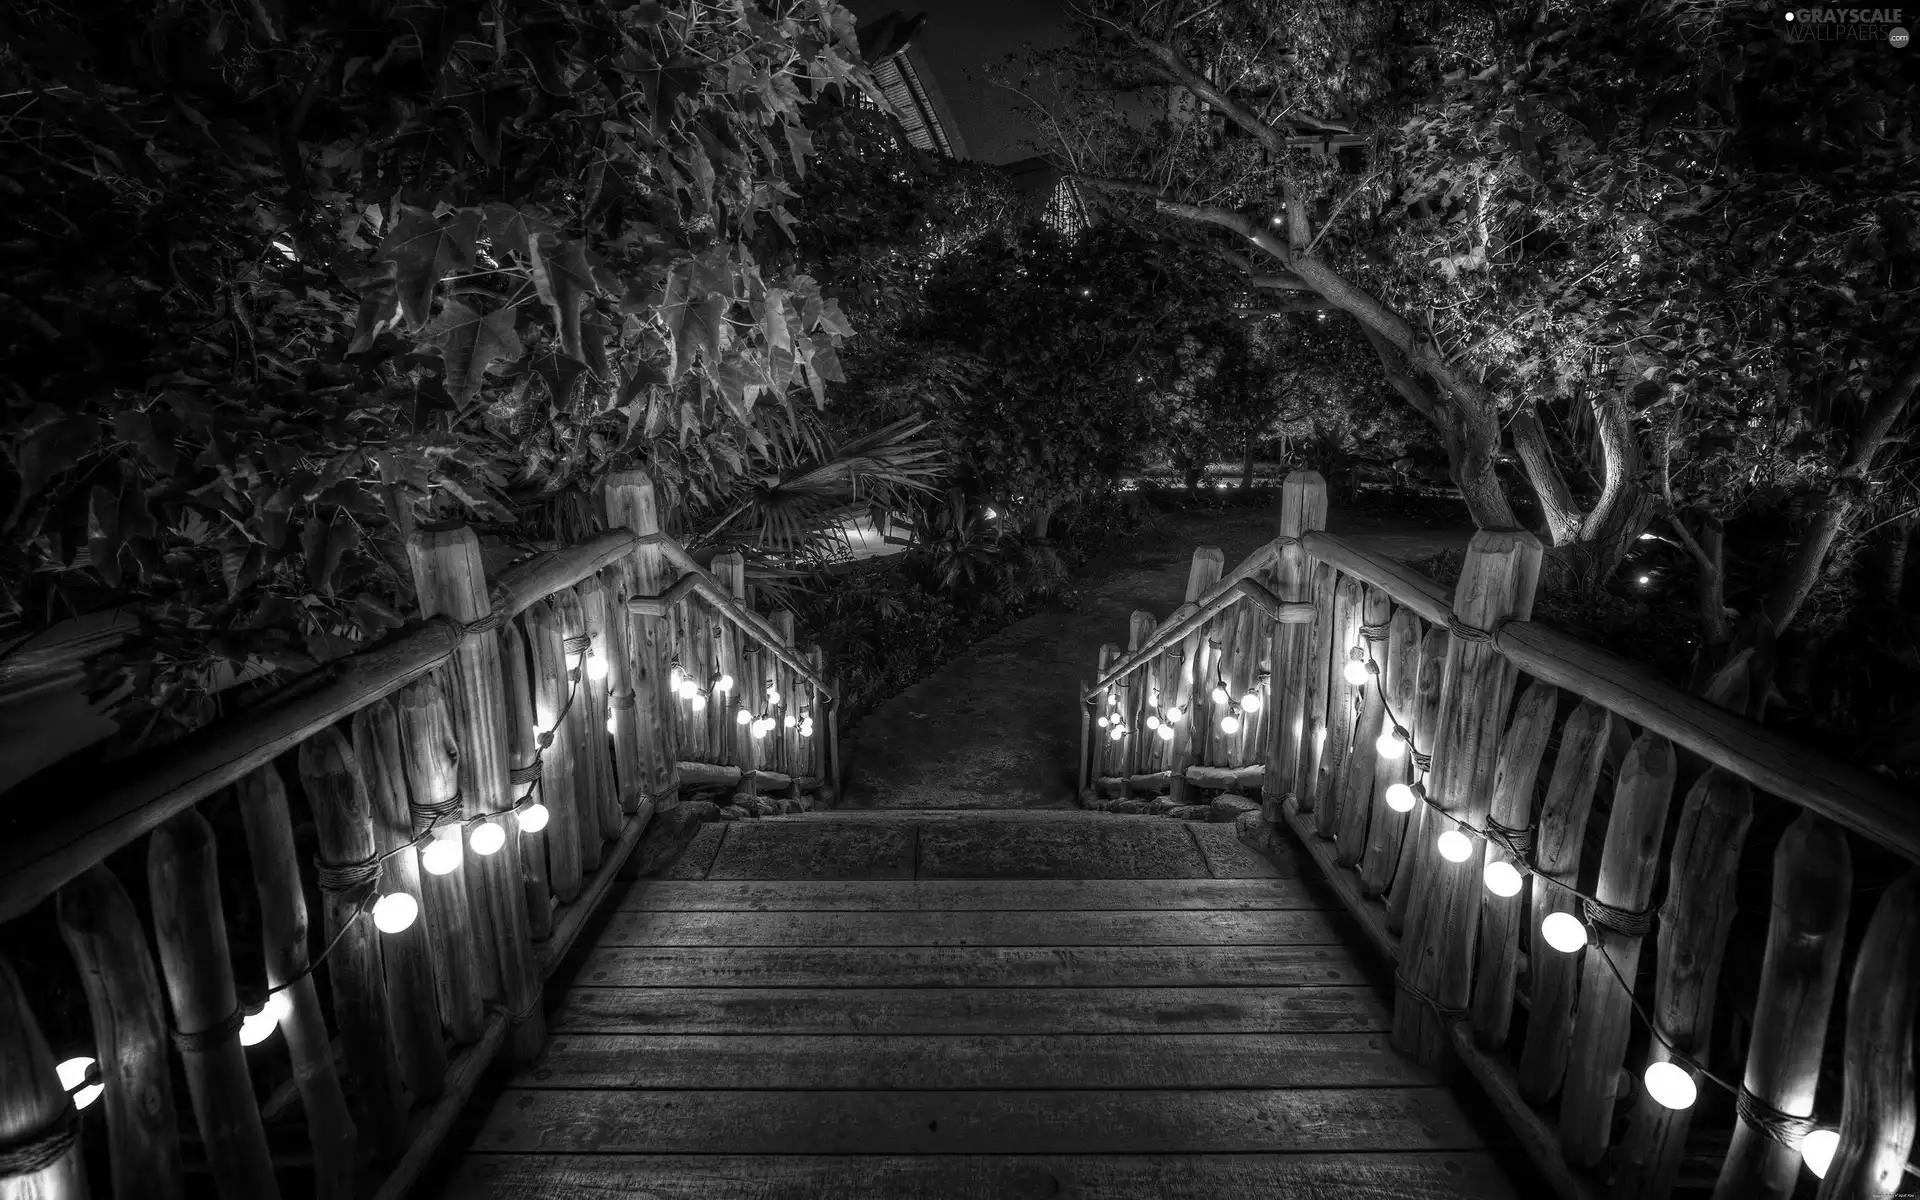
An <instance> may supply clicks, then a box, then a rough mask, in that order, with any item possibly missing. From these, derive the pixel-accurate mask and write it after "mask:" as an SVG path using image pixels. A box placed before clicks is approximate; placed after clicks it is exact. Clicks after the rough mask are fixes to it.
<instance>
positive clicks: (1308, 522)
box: [1168, 471, 1327, 824]
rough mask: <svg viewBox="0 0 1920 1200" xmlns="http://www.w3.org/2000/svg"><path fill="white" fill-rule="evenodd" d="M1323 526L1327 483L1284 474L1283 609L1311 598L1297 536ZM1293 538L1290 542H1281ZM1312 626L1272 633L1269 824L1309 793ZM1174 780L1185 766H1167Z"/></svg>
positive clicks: (1278, 570) (1264, 801)
mask: <svg viewBox="0 0 1920 1200" xmlns="http://www.w3.org/2000/svg"><path fill="white" fill-rule="evenodd" d="M1326 527H1327V481H1326V480H1325V479H1323V478H1321V477H1320V474H1319V473H1318V472H1317V471H1291V472H1288V474H1287V478H1286V480H1285V482H1283V483H1282V484H1281V485H1280V531H1279V532H1280V537H1281V538H1282V539H1283V540H1282V542H1281V545H1280V553H1279V557H1278V558H1277V560H1276V561H1275V563H1274V567H1273V578H1274V592H1275V594H1276V595H1277V596H1279V598H1280V599H1281V600H1282V601H1283V602H1286V603H1289V604H1299V603H1304V602H1305V601H1307V600H1308V599H1309V598H1310V597H1311V596H1312V591H1313V565H1314V564H1313V560H1312V558H1311V557H1310V556H1309V555H1308V554H1307V552H1306V551H1305V550H1304V549H1303V548H1301V546H1300V545H1299V542H1298V540H1297V539H1298V538H1300V537H1301V536H1302V535H1303V534H1305V533H1307V532H1309V531H1311V530H1320V529H1325V528H1326ZM1285 539H1295V540H1291V541H1289V540H1285ZM1312 644H1313V626H1311V625H1291V624H1289V625H1279V626H1276V627H1275V629H1274V631H1273V664H1272V668H1271V670H1272V672H1273V678H1272V689H1271V690H1272V695H1271V696H1270V697H1269V698H1268V701H1267V705H1268V707H1269V708H1271V709H1273V710H1274V711H1273V712H1272V714H1271V715H1270V716H1269V718H1268V721H1267V753H1266V759H1265V767H1266V770H1265V771H1264V772H1263V774H1262V776H1261V781H1260V800H1261V804H1260V807H1261V815H1262V816H1264V817H1265V818H1266V819H1267V820H1268V821H1270V822H1273V823H1274V824H1283V823H1284V822H1285V820H1286V816H1285V811H1284V810H1285V807H1286V801H1287V798H1288V797H1289V796H1291V797H1294V798H1295V800H1296V801H1301V800H1302V798H1303V797H1306V796H1307V795H1308V794H1309V793H1310V792H1311V791H1312V789H1311V788H1309V787H1307V786H1306V785H1305V783H1304V779H1305V777H1306V766H1307V759H1308V756H1309V754H1310V752H1311V749H1312V742H1311V735H1310V733H1309V731H1308V725H1307V691H1308V686H1307V675H1308V673H1309V672H1308V661H1307V660H1308V656H1309V652H1310V649H1311V647H1312ZM1168 765H1169V766H1170V767H1172V768H1173V773H1174V778H1175V779H1178V778H1179V777H1180V774H1181V772H1182V771H1184V770H1185V769H1186V767H1187V766H1188V765H1189V764H1187V763H1183V762H1171V763H1169V764H1168Z"/></svg>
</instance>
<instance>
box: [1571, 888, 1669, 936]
mask: <svg viewBox="0 0 1920 1200" xmlns="http://www.w3.org/2000/svg"><path fill="white" fill-rule="evenodd" d="M1580 909H1581V912H1582V913H1584V914H1585V915H1586V918H1587V924H1589V925H1594V926H1597V927H1599V928H1601V929H1610V930H1612V931H1613V932H1614V933H1617V934H1619V935H1620V936H1621V937H1632V938H1637V937H1645V936H1646V935H1647V930H1649V929H1651V928H1653V910H1652V909H1650V908H1642V909H1630V908H1620V907H1618V906H1617V905H1612V904H1608V903H1607V902H1606V901H1604V900H1598V899H1595V898H1594V897H1592V896H1582V897H1580Z"/></svg>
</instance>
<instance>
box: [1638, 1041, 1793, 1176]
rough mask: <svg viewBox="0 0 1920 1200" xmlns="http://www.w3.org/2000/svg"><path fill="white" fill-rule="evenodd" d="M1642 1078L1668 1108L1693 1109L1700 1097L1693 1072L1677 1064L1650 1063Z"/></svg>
mask: <svg viewBox="0 0 1920 1200" xmlns="http://www.w3.org/2000/svg"><path fill="white" fill-rule="evenodd" d="M1641 1078H1642V1079H1643V1080H1644V1081H1645V1083H1646V1085H1647V1095H1649V1096H1652V1097H1653V1098H1654V1099H1655V1100H1656V1101H1658V1102H1659V1103H1660V1104H1662V1105H1664V1106H1666V1107H1667V1108H1692V1107H1693V1102H1694V1101H1695V1100H1697V1099H1699V1097H1700V1087H1699V1085H1698V1084H1696V1083H1694V1081H1693V1072H1692V1071H1689V1070H1687V1069H1686V1068H1685V1067H1682V1066H1680V1065H1678V1064H1677V1063H1671V1062H1656V1063H1648V1064H1647V1072H1646V1074H1645V1075H1643V1076H1641ZM1803 1153H1804V1151H1803Z"/></svg>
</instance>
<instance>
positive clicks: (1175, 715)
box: [1166, 704, 1186, 722]
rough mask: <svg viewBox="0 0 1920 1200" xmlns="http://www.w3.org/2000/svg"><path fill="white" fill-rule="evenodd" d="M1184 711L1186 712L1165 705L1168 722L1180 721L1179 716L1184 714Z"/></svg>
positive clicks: (1177, 707)
mask: <svg viewBox="0 0 1920 1200" xmlns="http://www.w3.org/2000/svg"><path fill="white" fill-rule="evenodd" d="M1185 711H1186V710H1185V709H1183V708H1180V707H1179V706H1178V705H1173V704H1169V705H1167V718H1166V719H1167V720H1168V721H1169V722H1172V721H1178V720H1179V719H1180V716H1181V714H1182V713H1184V712H1185Z"/></svg>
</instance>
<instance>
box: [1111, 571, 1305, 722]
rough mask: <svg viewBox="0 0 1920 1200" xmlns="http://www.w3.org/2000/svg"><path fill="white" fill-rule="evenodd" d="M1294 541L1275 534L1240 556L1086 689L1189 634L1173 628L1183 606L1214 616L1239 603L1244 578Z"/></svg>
mask: <svg viewBox="0 0 1920 1200" xmlns="http://www.w3.org/2000/svg"><path fill="white" fill-rule="evenodd" d="M1291 542H1292V539H1290V538H1285V537H1277V538H1274V539H1273V540H1272V541H1270V542H1268V543H1267V544H1266V545H1264V546H1261V547H1260V548H1259V549H1257V550H1255V551H1254V552H1253V553H1251V554H1249V555H1247V556H1246V557H1245V558H1243V559H1241V560H1240V563H1239V565H1238V566H1236V567H1234V568H1233V570H1231V571H1228V572H1227V573H1226V574H1224V575H1222V576H1221V577H1220V582H1218V583H1216V584H1214V585H1213V586H1212V587H1210V588H1208V589H1207V590H1206V591H1205V592H1203V593H1201V596H1200V598H1199V599H1198V600H1192V601H1189V602H1188V603H1186V604H1182V605H1181V606H1180V607H1179V608H1176V609H1174V610H1173V615H1170V616H1169V619H1168V620H1167V621H1165V622H1162V623H1161V625H1160V626H1159V627H1158V628H1157V629H1155V630H1154V631H1153V633H1152V635H1151V636H1149V637H1148V638H1147V641H1146V644H1145V645H1143V646H1141V647H1140V649H1138V650H1136V651H1134V652H1133V653H1131V654H1129V655H1128V656H1127V657H1126V658H1125V659H1122V660H1121V661H1120V662H1119V663H1118V664H1116V665H1114V666H1112V667H1109V668H1108V669H1107V671H1106V672H1105V673H1104V674H1102V675H1101V676H1100V679H1099V681H1098V682H1096V683H1095V684H1094V685H1093V687H1091V688H1089V689H1087V691H1088V692H1097V691H1099V690H1100V689H1101V688H1103V687H1106V686H1107V685H1108V684H1110V683H1111V682H1112V681H1113V680H1114V679H1116V678H1118V677H1119V676H1121V675H1124V674H1126V673H1127V672H1128V671H1132V670H1135V669H1136V668H1138V667H1139V666H1140V665H1141V664H1142V663H1145V662H1146V661H1148V660H1149V659H1152V658H1154V657H1157V656H1158V655H1160V654H1164V653H1166V651H1167V650H1168V648H1169V647H1171V646H1173V645H1174V644H1175V643H1176V642H1179V641H1180V640H1181V639H1182V638H1184V637H1186V633H1187V632H1190V631H1186V632H1181V633H1177V634H1175V633H1172V632H1171V631H1172V630H1174V629H1175V628H1177V625H1176V624H1175V622H1174V619H1173V617H1174V615H1177V614H1179V613H1180V612H1181V611H1182V610H1183V609H1188V608H1193V609H1195V610H1197V611H1199V612H1204V613H1206V614H1208V615H1209V616H1211V615H1212V614H1213V613H1216V612H1218V611H1219V610H1220V609H1222V608H1225V607H1226V606H1227V605H1229V604H1233V603H1237V602H1238V601H1239V600H1240V599H1241V597H1242V596H1245V595H1248V594H1249V593H1246V592H1245V591H1244V590H1243V589H1241V588H1240V587H1239V584H1240V583H1241V581H1243V580H1249V579H1252V578H1253V575H1254V573H1255V572H1257V571H1260V570H1262V569H1263V568H1265V567H1267V566H1268V565H1269V564H1271V563H1272V562H1274V561H1275V560H1276V559H1278V558H1279V557H1280V551H1281V549H1282V548H1283V547H1285V546H1287V545H1289V544H1291ZM1083 698H1084V694H1083Z"/></svg>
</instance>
